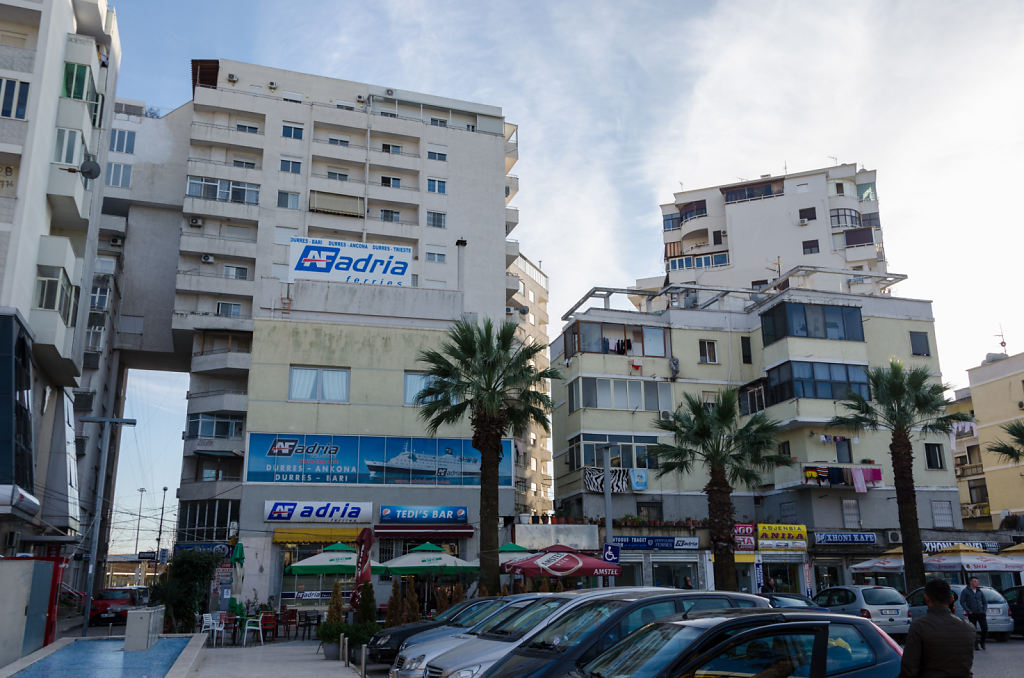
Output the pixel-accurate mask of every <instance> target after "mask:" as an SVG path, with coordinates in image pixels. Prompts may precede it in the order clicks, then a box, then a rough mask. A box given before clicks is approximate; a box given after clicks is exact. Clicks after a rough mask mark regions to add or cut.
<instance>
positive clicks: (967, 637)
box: [899, 579, 974, 678]
mask: <svg viewBox="0 0 1024 678" xmlns="http://www.w3.org/2000/svg"><path fill="white" fill-rule="evenodd" d="M952 600H953V592H952V590H950V588H949V584H948V583H946V582H945V581H943V580H941V579H932V580H931V581H929V582H928V583H927V584H925V585H924V602H925V603H926V604H927V605H928V613H927V614H925V615H923V616H921V617H918V618H917V619H915V620H914V623H913V624H911V625H910V632H909V633H908V634H907V644H906V646H905V647H904V648H903V661H902V663H901V664H900V675H899V678H971V677H972V674H971V667H972V666H973V665H974V651H973V650H972V647H973V645H974V629H973V628H972V627H971V625H970V624H968V623H967V622H965V621H963V620H962V619H958V618H957V617H956V615H954V614H953V613H952V612H950V611H949V604H950V602H951V601H952Z"/></svg>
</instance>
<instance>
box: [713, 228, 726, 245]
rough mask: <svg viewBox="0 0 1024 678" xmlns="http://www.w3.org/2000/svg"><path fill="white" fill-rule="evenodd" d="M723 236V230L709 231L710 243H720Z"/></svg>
mask: <svg viewBox="0 0 1024 678" xmlns="http://www.w3.org/2000/svg"><path fill="white" fill-rule="evenodd" d="M724 237H725V231H711V243H712V244H714V245H721V244H722V239H723V238H724Z"/></svg>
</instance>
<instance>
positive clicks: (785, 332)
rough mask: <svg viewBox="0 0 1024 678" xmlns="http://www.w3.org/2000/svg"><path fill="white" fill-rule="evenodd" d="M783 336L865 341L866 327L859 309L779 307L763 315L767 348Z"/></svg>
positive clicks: (788, 303) (762, 328) (783, 305)
mask: <svg viewBox="0 0 1024 678" xmlns="http://www.w3.org/2000/svg"><path fill="white" fill-rule="evenodd" d="M783 337H811V338H816V339H836V340H844V341H864V325H863V322H862V320H861V314H860V309H859V308H857V307H856V306H820V305H818V304H795V303H791V302H786V303H782V304H778V305H776V306H773V307H772V308H770V309H768V310H767V311H765V312H764V313H762V314H761V338H762V340H763V342H764V345H765V346H768V345H770V344H773V343H774V342H776V341H778V340H779V339H782V338H783Z"/></svg>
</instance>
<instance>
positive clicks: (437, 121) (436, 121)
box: [430, 118, 448, 127]
mask: <svg viewBox="0 0 1024 678" xmlns="http://www.w3.org/2000/svg"><path fill="white" fill-rule="evenodd" d="M430 124H431V125H432V126H434V127H447V126H448V121H447V120H445V119H443V118H431V119H430Z"/></svg>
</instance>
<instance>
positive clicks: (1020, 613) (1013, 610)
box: [1003, 586, 1024, 635]
mask: <svg viewBox="0 0 1024 678" xmlns="http://www.w3.org/2000/svg"><path fill="white" fill-rule="evenodd" d="M1003 598H1005V599H1006V603H1007V604H1008V605H1009V606H1010V616H1011V617H1012V618H1013V632H1014V633H1019V634H1021V635H1024V586H1011V587H1010V588H1008V589H1006V590H1005V591H1003Z"/></svg>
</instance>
